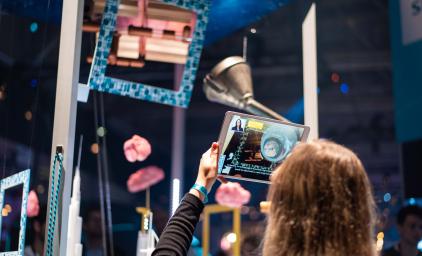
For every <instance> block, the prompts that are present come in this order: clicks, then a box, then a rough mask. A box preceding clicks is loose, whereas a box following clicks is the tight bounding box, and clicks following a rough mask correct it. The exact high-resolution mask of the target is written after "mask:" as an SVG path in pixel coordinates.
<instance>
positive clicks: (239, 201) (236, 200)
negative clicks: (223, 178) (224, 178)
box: [215, 182, 251, 208]
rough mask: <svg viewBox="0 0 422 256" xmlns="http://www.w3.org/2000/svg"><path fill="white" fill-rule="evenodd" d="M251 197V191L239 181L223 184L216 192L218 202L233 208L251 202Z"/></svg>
mask: <svg viewBox="0 0 422 256" xmlns="http://www.w3.org/2000/svg"><path fill="white" fill-rule="evenodd" d="M250 199H251V193H250V192H249V191H248V190H246V189H244V188H243V187H242V186H241V185H240V184H239V183H237V182H227V183H225V184H221V186H220V187H219V188H218V189H217V192H216V193H215V200H216V201H217V203H219V204H221V205H224V206H228V207H233V208H239V207H241V206H242V205H245V204H247V203H249V200H250Z"/></svg>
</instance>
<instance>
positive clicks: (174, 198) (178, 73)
mask: <svg viewBox="0 0 422 256" xmlns="http://www.w3.org/2000/svg"><path fill="white" fill-rule="evenodd" d="M184 68H185V66H184V65H179V64H176V65H175V69H174V89H175V90H178V89H179V84H180V81H181V80H182V75H183V70H184ZM185 114H186V110H185V109H184V108H180V107H174V108H173V134H172V148H171V150H172V151H171V187H172V189H171V196H170V206H171V210H170V211H171V212H170V215H173V213H174V211H176V209H177V207H178V206H179V201H180V195H181V191H180V190H181V189H182V188H183V172H184V168H185V163H184V157H185Z"/></svg>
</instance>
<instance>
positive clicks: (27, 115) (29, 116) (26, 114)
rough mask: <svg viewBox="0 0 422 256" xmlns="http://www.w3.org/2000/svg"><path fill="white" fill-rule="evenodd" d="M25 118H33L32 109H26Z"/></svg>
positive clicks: (27, 119)
mask: <svg viewBox="0 0 422 256" xmlns="http://www.w3.org/2000/svg"><path fill="white" fill-rule="evenodd" d="M25 119H26V121H31V120H32V112H31V111H29V110H28V111H26V112H25Z"/></svg>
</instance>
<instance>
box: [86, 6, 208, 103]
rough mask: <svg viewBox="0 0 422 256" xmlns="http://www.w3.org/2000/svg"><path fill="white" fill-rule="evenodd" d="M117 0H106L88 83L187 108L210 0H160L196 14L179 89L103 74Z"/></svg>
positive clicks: (91, 85) (132, 95)
mask: <svg viewBox="0 0 422 256" xmlns="http://www.w3.org/2000/svg"><path fill="white" fill-rule="evenodd" d="M119 2H120V1H119V0H107V3H106V6H105V9H104V15H103V19H102V21H101V27H100V34H99V37H98V41H97V46H96V49H95V53H94V59H93V62H92V66H91V71H90V74H89V79H88V85H89V87H90V88H91V89H94V90H98V91H101V92H108V93H112V94H117V95H121V96H128V97H131V98H135V99H139V100H146V101H151V102H156V103H161V104H166V105H171V106H177V107H184V108H187V107H188V105H189V102H190V99H191V96H192V90H193V86H194V81H195V76H196V72H197V69H198V65H199V60H200V56H201V51H202V48H203V44H204V39H205V31H206V27H207V23H208V13H209V7H210V0H163V2H165V3H168V4H172V5H176V6H179V7H182V8H185V9H188V10H191V11H193V12H195V13H196V14H197V16H196V17H197V19H196V25H195V30H194V31H193V34H192V42H191V44H190V46H189V52H188V57H187V61H186V65H185V70H184V72H183V76H182V81H181V84H180V87H179V90H178V91H174V90H169V89H165V88H160V87H156V86H152V85H147V84H142V83H135V82H130V81H125V80H122V79H117V78H112V77H108V76H106V75H105V71H106V68H107V58H108V55H109V53H110V46H111V42H112V40H113V33H114V31H115V27H116V19H117V11H118V6H119Z"/></svg>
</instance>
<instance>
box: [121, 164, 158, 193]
mask: <svg viewBox="0 0 422 256" xmlns="http://www.w3.org/2000/svg"><path fill="white" fill-rule="evenodd" d="M164 176H165V174H164V171H163V169H161V168H160V167H157V166H148V167H145V168H142V169H140V170H138V171H136V172H134V173H132V174H131V175H130V176H129V178H128V180H127V190H129V192H131V193H136V192H139V191H142V190H145V189H147V188H149V187H151V186H153V185H155V184H157V183H158V182H160V181H161V180H163V179H164Z"/></svg>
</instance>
